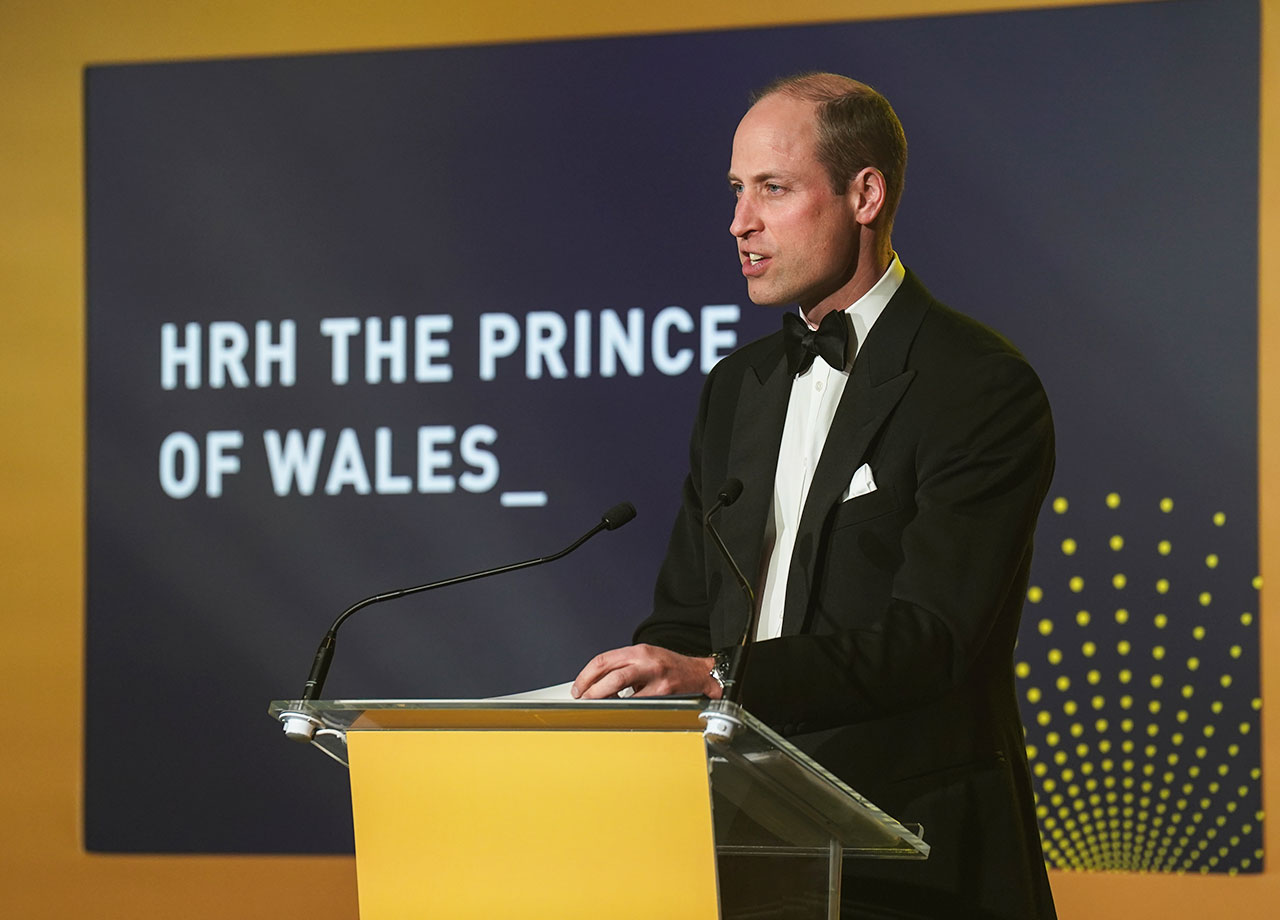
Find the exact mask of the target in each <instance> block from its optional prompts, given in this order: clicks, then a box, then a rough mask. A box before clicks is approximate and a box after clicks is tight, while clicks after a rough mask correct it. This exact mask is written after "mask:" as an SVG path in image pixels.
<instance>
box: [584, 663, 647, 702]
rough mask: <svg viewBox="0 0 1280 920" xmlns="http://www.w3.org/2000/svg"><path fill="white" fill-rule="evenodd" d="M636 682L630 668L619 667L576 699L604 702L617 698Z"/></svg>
mask: <svg viewBox="0 0 1280 920" xmlns="http://www.w3.org/2000/svg"><path fill="white" fill-rule="evenodd" d="M636 680H637V677H636V671H635V669H634V668H632V667H629V666H627V667H620V668H615V669H614V670H612V671H609V672H608V673H606V674H603V675H601V676H600V678H599V679H598V680H597V681H596V682H595V683H593V684H592V685H591V686H589V687H585V688H583V690H582V693H581V694H580V695H579V696H578V699H582V700H606V699H610V698H611V697H615V696H617V695H618V694H619V693H621V692H622V691H623V690H626V689H628V688H629V687H631V686H632V684H633V683H634V682H635V681H636Z"/></svg>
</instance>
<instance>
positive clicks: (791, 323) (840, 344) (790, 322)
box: [782, 310, 849, 377]
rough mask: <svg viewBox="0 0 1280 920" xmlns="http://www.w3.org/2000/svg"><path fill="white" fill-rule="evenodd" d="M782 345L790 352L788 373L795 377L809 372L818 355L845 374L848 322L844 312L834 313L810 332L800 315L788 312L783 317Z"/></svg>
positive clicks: (829, 314) (833, 311)
mask: <svg viewBox="0 0 1280 920" xmlns="http://www.w3.org/2000/svg"><path fill="white" fill-rule="evenodd" d="M782 343H783V347H784V348H786V351H787V373H788V374H790V375H791V376H793V377H794V376H795V375H796V374H803V373H804V372H805V371H807V370H808V369H809V365H811V364H813V358H814V356H815V355H821V356H822V360H823V361H826V362H827V363H828V364H830V365H831V366H832V367H834V368H835V369H836V370H838V371H842V370H844V364H845V357H846V356H847V354H848V348H849V321H848V320H847V319H846V318H845V315H844V311H843V310H832V311H831V312H830V313H828V314H827V315H826V316H824V317H823V318H822V322H821V323H819V324H818V328H817V329H810V328H809V324H808V323H806V322H805V321H804V320H803V319H801V318H800V315H799V314H797V313H791V312H787V313H784V314H782Z"/></svg>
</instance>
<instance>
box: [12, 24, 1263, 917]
mask: <svg viewBox="0 0 1280 920" xmlns="http://www.w3.org/2000/svg"><path fill="white" fill-rule="evenodd" d="M1049 5H1064V4H1048V3H1030V2H990V3H986V4H979V3H964V2H945V0H934V2H928V0H902V2H897V3H891V2H887V0H886V2H855V0H846V2H838V0H795V2H793V3H791V4H789V5H788V13H787V14H786V15H778V14H776V13H775V12H773V9H774V7H776V4H768V3H764V2H760V0H743V2H740V3H737V4H734V5H733V6H732V7H730V6H729V5H725V4H715V5H712V4H705V5H694V4H689V3H687V2H684V3H681V2H670V0H661V2H652V3H648V4H643V5H635V6H631V7H627V8H624V9H621V10H607V11H606V10H605V9H603V8H597V6H596V5H595V4H590V3H587V2H584V0H572V2H564V3H561V4H554V5H548V4H540V5H530V4H523V3H518V2H514V0H473V2H472V3H470V4H468V5H466V6H465V8H463V5H461V4H443V3H438V2H429V3H411V2H403V0H399V2H398V0H368V2H365V3H362V4H359V5H358V6H357V5H354V4H351V5H348V4H341V3H336V2H311V3H303V2H298V0H285V2H279V3H275V4H270V5H265V4H257V3H252V2H243V0H212V2H209V3H204V4H198V5H197V4H192V5H187V4H163V3H159V2H155V0H116V2H113V3H110V4H102V3H90V2H86V0H46V2H44V3H40V4H35V3H31V2H20V0H19V2H15V0H9V2H7V3H6V4H5V5H4V6H3V7H2V8H0V100H2V105H0V214H3V215H4V220H3V221H2V222H0V321H2V322H3V333H2V334H0V426H2V431H3V443H4V449H3V452H2V453H0V508H3V509H4V513H3V516H2V518H3V519H2V520H0V541H2V542H0V553H2V555H0V559H3V560H4V562H3V567H2V568H0V590H3V595H2V596H4V597H5V598H6V600H7V603H6V605H5V612H4V614H3V626H4V635H5V637H6V638H5V640H4V641H3V642H0V674H3V675H4V685H5V687H6V689H7V691H8V694H9V698H10V699H11V700H12V701H13V702H12V704H11V706H10V708H9V711H10V713H11V718H13V720H14V722H13V723H12V725H11V729H10V740H9V744H8V745H7V752H6V753H7V756H6V757H5V758H4V759H3V764H2V765H0V790H3V791H0V796H3V806H2V807H0V814H2V815H3V816H4V821H3V828H2V829H0V892H2V893H3V899H4V900H3V903H4V910H5V912H6V914H7V915H9V916H18V917H74V916H94V917H116V916H129V917H139V918H146V917H162V916H163V917H169V916H182V917H186V918H201V917H210V918H212V917H227V916H231V917H242V918H249V917H258V916H262V917H268V916H270V917H277V916H291V915H302V914H305V915H308V916H314V917H335V918H336V917H353V916H355V913H356V908H355V877H354V868H353V863H352V861H351V860H350V859H348V858H341V857H311V858H296V857H276V858H241V857H138V856H127V857H126V856H98V855H93V856H91V855H88V854H85V853H84V852H83V849H82V846H81V831H80V826H79V824H80V807H81V806H80V784H81V777H80V772H81V770H80V764H81V759H82V745H81V725H80V719H81V709H82V689H83V688H82V677H81V674H82V646H83V641H82V636H83V614H82V607H83V578H82V567H83V559H82V556H83V550H82V546H83V513H84V506H83V498H82V496H83V476H84V473H83V463H82V456H83V446H84V445H83V410H84V392H83V389H84V380H83V370H82V367H83V349H84V339H83V335H84V332H83V325H84V324H83V302H84V297H83V291H84V278H83V224H84V215H83V185H82V166H83V164H82V149H83V136H82V130H81V119H82V107H81V106H82V100H81V76H82V69H83V67H84V66H85V65H86V64H89V63H99V62H108V61H127V60H156V59H165V58H192V57H202V56H227V55H246V54H276V53H296V52H308V51H330V50H345V49H370V48H389V47H402V46H426V45H435V44H452V43H465V42H473V41H498V40H520V39H530V38H546V37H565V36H589V35H606V34H620V33H634V32H656V31H667V30H686V29H702V28H722V27H743V26H751V25H768V24H777V23H782V22H804V21H829V20H837V19H850V18H860V17H882V16H903V15H912V14H921V15H923V14H934V13H941V12H967V11H978V10H995V9H1015V8H1025V7H1031V6H1049ZM1262 7H1263V35H1262V36H1261V41H1262V47H1263V58H1262V60H1263V94H1262V113H1261V117H1262V151H1261V155H1262V163H1261V165H1262V169H1261V190H1260V194H1261V198H1262V208H1261V226H1260V235H1259V252H1260V261H1259V271H1260V303H1259V309H1260V342H1259V348H1260V353H1259V364H1260V383H1259V386H1260V395H1259V412H1260V416H1261V417H1260V461H1261V462H1260V475H1261V488H1260V502H1261V509H1260V513H1261V525H1260V526H1261V547H1262V560H1261V566H1262V574H1263V578H1264V582H1266V583H1272V582H1274V583H1280V495H1277V489H1280V446H1278V443H1277V442H1278V434H1280V427H1278V426H1280V406H1278V405H1277V400H1276V399H1275V397H1274V395H1269V394H1275V393H1276V392H1277V391H1278V388H1277V383H1278V381H1277V379H1276V377H1277V371H1276V368H1275V367H1274V363H1275V361H1276V360H1277V358H1278V357H1280V324H1278V323H1277V320H1276V318H1275V316H1274V312H1275V310H1274V308H1275V306H1276V304H1277V297H1278V296H1280V266H1278V265H1277V264H1276V257H1275V255H1274V253H1275V251H1276V248H1277V246H1276V244H1277V230H1278V229H1280V226H1278V221H1280V190H1278V188H1280V186H1278V182H1277V180H1278V178H1280V155H1278V154H1277V132H1278V131H1280V90H1278V88H1277V86H1275V85H1273V84H1274V80H1270V81H1269V80H1268V77H1269V76H1270V75H1271V74H1272V71H1273V69H1274V62H1275V61H1276V59H1277V55H1280V31H1277V25H1276V21H1277V16H1276V14H1277V12H1278V11H1280V2H1277V0H1263V3H1262ZM1201 178H1202V180H1203V181H1212V177H1207V178H1206V177H1201ZM1269 253H1270V255H1268V254H1269ZM1269 610H1270V605H1269V604H1268V603H1267V599H1266V596H1265V595H1264V597H1263V607H1262V612H1263V615H1264V616H1265V615H1266V614H1267V613H1269ZM1263 642H1264V646H1263V649H1262V655H1263V669H1264V675H1263V676H1264V683H1270V680H1271V679H1272V678H1273V677H1274V676H1276V675H1280V633H1277V632H1276V631H1273V630H1268V629H1265V628H1264V629H1263ZM175 703H176V701H175ZM184 717H186V714H185V713H184V712H183V711H182V710H179V709H177V708H176V706H175V708H174V709H173V710H171V711H139V712H138V713H137V718H139V719H145V720H148V721H149V722H151V723H153V724H154V726H155V736H156V743H157V744H158V745H160V744H163V743H164V727H165V724H166V721H168V720H171V719H176V718H184ZM202 717H203V714H202ZM207 717H209V718H210V719H211V723H210V730H211V731H216V730H217V726H216V722H215V721H213V720H214V719H216V714H209V715H208V716H207ZM1264 737H1265V739H1266V745H1267V746H1266V748H1265V751H1264V760H1265V766H1266V768H1267V772H1268V774H1270V773H1272V771H1275V770H1277V769H1280V741H1278V740H1277V739H1280V726H1278V725H1277V723H1276V717H1275V716H1274V715H1273V714H1272V713H1271V712H1269V711H1267V710H1264ZM1268 788H1270V787H1268ZM193 793H197V794H198V790H193ZM1272 797H1273V796H1272V795H1268V796H1267V800H1268V802H1269V801H1270V799H1271V798H1272ZM1278 833H1280V832H1278V831H1276V830H1274V829H1273V827H1272V826H1271V825H1269V826H1268V829H1267V840H1268V849H1269V850H1272V851H1275V850H1276V848H1275V846H1274V845H1273V844H1275V843H1276V842H1277V840H1280V838H1278V837H1277V834H1278ZM601 842H602V843H607V841H601ZM1278 877H1280V871H1278V870H1276V869H1274V868H1272V869H1271V870H1269V871H1267V872H1264V873H1262V874H1261V875H1260V876H1256V877H1251V878H1243V877H1241V878H1225V877H1209V878H1202V877H1166V876H1133V875H1095V874H1079V873H1071V874H1064V873H1055V874H1054V876H1053V884H1054V889H1055V892H1056V895H1057V898H1058V903H1059V910H1060V914H1061V915H1062V916H1063V917H1064V918H1072V917H1090V918H1106V917H1117V918H1119V917H1122V916H1133V915H1137V916H1153V915H1154V916H1164V917H1171V918H1177V917H1188V918H1190V917H1201V916H1260V915H1261V911H1262V908H1261V906H1260V905H1262V904H1264V903H1267V902H1271V903H1273V904H1274V903H1280V881H1278V880H1277V879H1278Z"/></svg>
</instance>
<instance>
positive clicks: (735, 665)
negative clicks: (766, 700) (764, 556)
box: [702, 479, 760, 703]
mask: <svg viewBox="0 0 1280 920" xmlns="http://www.w3.org/2000/svg"><path fill="white" fill-rule="evenodd" d="M741 495H742V480H741V479H729V480H727V481H726V482H725V484H724V485H722V486H721V487H720V491H719V492H717V493H716V501H715V504H714V505H712V506H711V508H710V509H709V510H708V511H707V513H706V514H705V515H703V517H702V526H703V527H704V528H705V529H706V531H707V533H708V534H709V535H710V536H711V540H712V542H713V543H715V545H716V549H718V550H719V551H720V555H721V556H723V557H724V561H725V562H726V563H728V565H729V569H730V570H731V571H732V572H733V577H734V579H735V580H736V581H737V582H738V587H740V588H741V589H742V593H743V595H744V596H745V597H746V599H747V609H748V610H750V611H751V615H750V616H749V617H747V628H746V629H745V630H744V631H743V633H742V638H741V639H740V640H738V644H737V645H735V646H734V647H733V650H732V651H731V652H730V653H729V671H728V674H726V675H725V678H724V699H726V700H728V701H729V702H731V703H737V702H738V701H739V700H740V699H741V698H742V680H743V676H744V675H745V674H746V671H747V651H748V649H749V647H750V645H751V642H752V640H753V639H754V638H755V635H756V630H757V629H758V628H759V623H760V608H759V607H758V606H757V605H756V593H755V591H754V590H753V589H752V587H751V582H749V581H747V578H746V576H745V575H743V574H742V569H740V568H739V567H738V563H737V561H736V560H735V559H734V558H733V553H731V552H729V547H727V546H725V543H724V540H723V539H721V537H720V533H719V531H717V530H716V528H715V525H714V524H712V523H711V519H712V518H713V517H715V516H716V515H717V514H719V513H720V509H722V508H728V507H729V506H730V505H732V504H733V503H734V502H736V501H737V500H738V497H739V496H741Z"/></svg>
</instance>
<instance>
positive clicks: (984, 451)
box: [635, 272, 1054, 920]
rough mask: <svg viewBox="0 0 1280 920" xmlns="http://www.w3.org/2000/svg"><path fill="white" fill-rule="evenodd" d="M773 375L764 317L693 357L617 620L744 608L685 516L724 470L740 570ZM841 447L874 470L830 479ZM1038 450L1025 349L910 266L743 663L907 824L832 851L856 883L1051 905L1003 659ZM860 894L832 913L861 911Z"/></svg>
mask: <svg viewBox="0 0 1280 920" xmlns="http://www.w3.org/2000/svg"><path fill="white" fill-rule="evenodd" d="M790 391H791V379H790V378H789V377H788V376H787V373H786V365H785V361H784V358H783V351H782V336H781V333H778V334H775V335H771V336H768V337H766V338H764V339H760V340H758V341H756V342H753V343H751V344H749V345H747V346H745V347H743V348H741V349H740V350H738V351H737V352H735V353H734V354H732V355H730V356H729V357H727V358H725V359H724V360H723V361H721V362H720V363H719V364H718V365H717V366H716V367H715V368H714V369H713V370H712V372H711V373H710V375H708V377H707V380H706V383H705V386H704V388H703V393H702V399H701V403H700V407H699V412H698V418H697V423H696V425H695V429H694V433H693V438H692V444H691V451H690V475H689V477H688V479H687V480H686V482H685V487H684V495H683V502H682V507H681V510H680V513H679V514H678V516H677V519H676V523H675V527H674V528H673V532H672V536H671V540H670V544H669V547H668V551H667V556H666V560H665V561H664V563H663V566H662V569H661V572H660V574H659V578H658V583H657V588H656V591H655V599H654V610H653V613H652V615H651V616H650V617H649V618H648V619H647V620H645V621H644V623H642V624H641V625H640V627H639V628H638V629H637V631H636V635H635V639H636V641H637V642H648V643H651V644H654V645H660V646H664V647H667V648H671V649H674V650H676V651H680V652H684V653H687V654H698V655H706V654H709V653H710V651H712V650H714V649H719V648H724V647H727V646H731V645H734V644H736V643H737V641H738V639H739V637H740V636H741V634H742V631H743V630H744V628H745V627H746V624H747V620H748V615H749V611H748V610H747V609H746V603H745V600H744V599H743V597H742V595H741V593H740V591H739V589H738V588H737V586H736V584H735V583H734V581H733V578H732V575H731V573H729V572H728V571H727V569H726V567H725V566H724V564H723V562H722V561H721V560H720V558H719V556H718V554H717V553H716V551H715V549H714V547H713V546H712V545H711V544H710V543H709V542H707V541H706V539H705V537H704V533H703V528H702V523H701V522H702V514H703V511H704V498H709V499H710V501H714V496H715V495H716V492H717V491H718V490H719V489H720V487H721V486H722V485H723V483H724V482H725V481H726V480H727V479H729V478H731V477H736V478H738V479H741V480H742V482H743V484H744V490H743V493H742V496H741V498H740V499H739V500H738V501H737V502H736V503H735V504H733V505H732V506H730V507H729V508H726V509H725V510H724V511H723V512H722V514H721V516H720V518H719V529H720V531H721V534H722V535H723V537H724V540H725V542H726V544H727V545H728V547H729V549H730V551H731V552H732V553H733V555H734V557H735V558H736V559H737V560H738V563H739V566H740V567H741V568H742V570H743V571H744V572H746V573H747V574H748V577H751V576H752V575H753V574H754V573H759V572H762V571H763V565H764V562H765V560H764V559H763V558H762V555H763V551H762V549H763V548H762V538H763V534H764V532H765V528H766V524H767V521H768V514H769V506H770V504H771V502H772V498H773V481H774V474H775V470H776V466H777V458H778V449H779V444H780V441H781V437H782V427H783V421H784V418H785V415H786V410H787V402H788V399H789V396H790ZM863 463H867V464H869V465H870V467H871V471H872V475H873V476H874V479H875V483H876V486H877V488H876V489H875V491H872V492H870V493H867V494H864V495H861V496H858V497H856V498H852V499H849V500H847V501H844V500H842V498H843V495H844V493H845V491H846V490H847V488H848V486H849V482H850V479H851V478H852V476H853V474H854V472H855V470H857V469H858V467H859V466H861V465H862V464H863ZM1052 471H1053V422H1052V419H1051V416H1050V413H1049V404H1048V401H1047V400H1046V398H1045V394H1044V390H1043V388H1042V387H1041V385H1040V381H1039V379H1038V378H1037V377H1036V375H1035V372H1034V371H1033V370H1032V369H1031V367H1030V366H1029V365H1028V364H1027V362H1026V361H1025V359H1024V358H1023V357H1022V356H1021V355H1020V354H1019V353H1018V352H1017V350H1016V349H1014V348H1013V346H1012V345H1010V344H1009V343H1008V342H1007V341H1005V340H1004V339H1003V338H1001V337H1000V336H999V335H997V334H996V333H994V332H992V331H991V330H989V329H987V328H985V327H984V326H982V325H980V324H979V323H977V322H975V321H974V320H971V319H969V318H967V317H965V316H962V315H961V314H959V313H956V312H955V311H953V310H950V309H948V308H947V307H945V306H943V305H942V304H941V303H939V302H938V301H936V300H934V299H933V297H932V296H930V294H929V293H928V292H927V291H926V290H925V289H924V287H923V286H922V285H921V284H920V282H919V281H918V280H917V279H916V278H915V276H914V275H913V274H911V273H910V272H908V273H907V276H906V278H905V279H904V281H903V283H902V286H901V287H900V288H899V290H898V291H897V293H896V294H895V295H894V296H893V298H892V299H891V300H890V301H889V303H888V305H887V306H886V307H885V309H884V312H883V313H882V314H881V315H880V317H879V319H878V320H877V321H876V324H875V325H874V326H873V327H872V330H871V332H870V333H869V334H868V336H867V339H866V341H865V342H864V343H863V344H862V346H861V348H860V350H859V352H858V356H857V359H856V361H855V362H854V365H853V368H852V371H851V374H850V379H849V381H848V383H847V386H846V388H845V391H844V394H843V396H842V398H841V401H840V404H839V407H838V408H837V411H836V415H835V418H834V421H833V422H832V426H831V431H830V433H829V435H828V437H827V441H826V444H825V446H824V448H823V451H822V455H821V458H820V461H819V464H818V467H817V469H816V471H815V473H814V477H813V482H812V485H811V487H810V490H809V495H808V498H807V500H806V503H805V507H804V511H803V514H802V516H801V521H800V528H799V532H798V535H797V539H796V544H795V550H794V553H793V556H792V559H791V565H790V569H789V574H788V581H787V595H786V604H785V612H784V618H783V629H782V635H781V637H779V638H777V639H773V640H769V641H766V642H761V643H758V644H757V645H755V646H754V648H753V650H752V652H751V656H750V659H749V666H748V669H747V671H746V674H745V679H744V682H743V690H744V694H743V699H742V702H743V704H744V705H745V707H746V708H747V709H748V710H749V711H751V712H752V713H754V714H755V715H756V716H757V717H759V718H762V719H763V720H765V721H766V722H768V723H769V724H771V725H772V726H773V727H775V728H776V729H778V730H779V731H780V732H781V733H782V734H784V735H787V736H789V737H790V740H791V741H792V742H793V743H795V744H796V745H797V746H799V747H800V748H801V749H803V750H805V751H807V752H808V753H809V754H810V755H812V756H813V757H814V758H815V759H817V760H818V761H819V762H820V763H822V764H823V765H824V766H826V767H827V768H828V769H830V770H831V771H832V772H834V773H835V774H836V775H838V776H840V777H841V778H842V779H844V780H845V781H846V782H848V783H849V784H850V785H851V786H852V787H853V788H855V789H857V790H858V791H859V792H861V793H863V794H864V795H866V796H867V797H869V798H870V799H871V800H872V801H873V802H875V803H876V804H877V805H880V806H881V807H882V808H884V809H885V810H886V811H888V812H889V813H890V814H892V815H894V816H895V817H897V818H899V819H901V820H904V821H908V822H919V823H921V824H923V825H924V834H925V839H926V840H927V841H928V842H929V843H930V844H931V846H932V853H931V855H930V857H929V859H928V860H927V861H925V862H912V863H890V862H880V861H877V862H874V863H866V862H863V863H856V861H850V863H848V864H847V866H848V868H849V869H850V870H852V871H853V872H854V873H855V874H857V875H858V876H859V878H858V879H849V880H847V881H846V889H847V890H848V891H849V892H850V893H852V894H853V895H854V896H855V897H863V896H865V897H866V898H867V899H868V900H869V901H872V900H875V899H877V898H883V899H884V900H886V901H889V902H898V903H901V904H903V906H907V907H912V908H913V909H915V910H916V911H918V913H919V915H920V916H941V917H1009V918H1018V920H1026V918H1038V917H1052V916H1053V915H1054V914H1053V904H1052V899H1051V897H1050V895H1049V888H1048V881H1047V878H1046V874H1045V869H1044V862H1043V857H1042V855H1041V850H1040V842H1039V835H1038V831H1037V827H1036V821H1035V814H1034V805H1033V802H1032V791H1031V783H1030V777H1029V772H1028V769H1027V761H1026V756H1025V749H1024V741H1023V737H1022V727H1021V721H1020V718H1019V714H1018V707H1017V700H1016V696H1015V691H1014V677H1013V647H1014V641H1015V639H1016V635H1017V629H1018V622H1019V618H1020V614H1021V608H1022V599H1023V596H1024V595H1025V593H1026V587H1027V578H1028V571H1029V567H1030V563H1031V542H1032V532H1033V529H1034V526H1035V520H1036V515H1037V513H1038V511H1039V508H1040V505H1041V503H1042V502H1043V500H1044V497H1045V493H1046V491H1047V489H1048V486H1049V480H1050V477H1051V475H1052ZM710 501H708V502H707V503H706V504H708V505H709V504H710ZM867 910H868V913H866V914H860V913H859V912H857V911H856V910H849V911H846V916H861V915H867V916H871V915H875V916H879V914H875V913H874V912H872V910H871V908H868V909H867ZM912 916H914V914H912Z"/></svg>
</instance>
